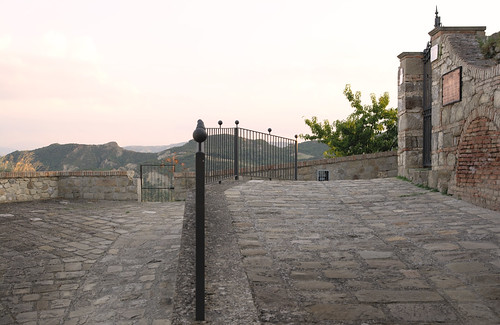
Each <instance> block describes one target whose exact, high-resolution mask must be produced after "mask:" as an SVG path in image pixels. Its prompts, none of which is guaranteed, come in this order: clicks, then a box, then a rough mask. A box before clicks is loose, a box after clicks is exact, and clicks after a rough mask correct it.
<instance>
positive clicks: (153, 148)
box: [123, 142, 186, 153]
mask: <svg viewBox="0 0 500 325" xmlns="http://www.w3.org/2000/svg"><path fill="white" fill-rule="evenodd" d="M184 144H186V142H180V143H174V144H169V145H167V146H125V147H123V149H126V150H131V151H136V152H149V153H158V152H162V151H165V150H167V149H170V148H173V147H180V146H183V145H184Z"/></svg>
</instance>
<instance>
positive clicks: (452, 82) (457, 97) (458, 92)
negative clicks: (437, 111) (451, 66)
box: [442, 67, 462, 106]
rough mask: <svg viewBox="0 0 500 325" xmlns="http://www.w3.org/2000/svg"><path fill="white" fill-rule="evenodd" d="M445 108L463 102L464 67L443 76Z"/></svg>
mask: <svg viewBox="0 0 500 325" xmlns="http://www.w3.org/2000/svg"><path fill="white" fill-rule="evenodd" d="M442 93H443V106H446V105H450V104H453V103H456V102H459V101H461V100H462V67H458V68H456V69H455V70H452V71H450V72H448V73H446V74H444V75H443V89H442Z"/></svg>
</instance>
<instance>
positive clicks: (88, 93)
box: [0, 0, 500, 154]
mask: <svg viewBox="0 0 500 325" xmlns="http://www.w3.org/2000/svg"><path fill="white" fill-rule="evenodd" d="M436 5H437V7H438V10H439V15H440V16H441V22H442V24H443V26H486V27H487V29H486V34H487V35H490V34H492V33H494V32H497V31H500V19H498V13H499V12H500V2H499V1H494V0H488V1H483V0H476V1H474V2H473V5H471V2H470V1H467V2H465V1H457V0H450V1H448V0H434V1H427V0H422V1H417V2H414V1H413V2H407V1H384V0H380V1H372V0H366V1H360V0H351V1H334V0H329V1H326V0H325V1H322V0H265V1H261V0H251V1H240V0H210V1H207V0H204V1H202V0H182V1H179V0H176V1H171V0H161V1H153V0H141V1H130V0H98V1H94V0H84V1H81V0H43V1H40V0H33V1H27V0H15V1H14V0H0V148H2V149H0V150H4V152H3V154H5V153H7V152H10V151H13V150H29V149H35V148H39V147H43V146H47V145H50V144H52V143H60V144H64V143H83V144H103V143H107V142H111V141H116V142H118V144H119V145H120V146H128V145H167V144H172V143H178V142H183V141H188V140H190V139H192V132H193V130H194V128H195V127H196V122H197V120H198V119H202V120H203V121H204V122H205V126H206V127H217V126H218V125H217V121H218V120H222V121H223V122H224V124H223V126H226V127H232V126H234V121H235V120H239V121H240V125H239V126H240V127H243V128H247V129H252V130H257V131H262V132H266V130H267V129H268V128H269V127H270V128H272V129H273V131H272V132H273V134H276V135H280V136H284V137H293V136H294V135H295V134H301V133H308V131H309V129H308V127H307V126H306V125H305V123H304V119H305V118H310V117H312V116H317V117H318V119H320V120H323V119H329V120H330V121H333V120H336V119H344V118H346V117H347V116H348V115H349V114H350V113H351V111H352V108H351V107H350V104H349V102H348V101H347V100H346V98H345V97H344V95H343V90H344V88H345V85H346V84H350V85H351V87H352V89H353V90H354V91H361V93H362V94H363V97H362V98H363V102H364V103H365V104H369V103H370V97H369V95H370V94H371V93H374V94H375V95H376V96H377V97H378V96H380V95H382V94H383V93H384V92H389V95H390V99H391V102H390V105H389V106H390V107H394V108H395V107H397V71H398V66H399V59H398V58H397V56H398V55H399V54H400V53H401V52H413V51H422V50H423V49H424V48H425V46H426V44H427V42H428V41H429V35H428V32H429V31H431V30H432V29H433V28H434V12H435V8H436ZM3 148H8V149H9V150H10V151H7V152H5V150H6V149H3ZM0 154H2V152H1V151H0Z"/></svg>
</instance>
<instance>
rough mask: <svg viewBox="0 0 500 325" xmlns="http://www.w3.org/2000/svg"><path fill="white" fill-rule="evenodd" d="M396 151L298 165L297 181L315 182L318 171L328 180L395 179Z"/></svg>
mask: <svg viewBox="0 0 500 325" xmlns="http://www.w3.org/2000/svg"><path fill="white" fill-rule="evenodd" d="M397 158H398V154H397V152H396V151H387V152H378V153H373V154H365V155H355V156H348V157H337V158H329V159H320V160H309V161H301V162H299V163H298V173H297V179H298V180H299V181H315V180H317V175H318V171H328V172H329V173H328V174H329V180H342V179H372V178H383V177H395V176H397V174H398V169H397V168H398V166H397Z"/></svg>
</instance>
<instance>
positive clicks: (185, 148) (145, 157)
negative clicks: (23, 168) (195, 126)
mask: <svg viewBox="0 0 500 325" xmlns="http://www.w3.org/2000/svg"><path fill="white" fill-rule="evenodd" d="M266 146H272V145H271V144H268V143H266ZM130 147H131V146H129V148H130ZM132 147H137V146H132ZM143 147H146V148H145V149H147V148H151V147H160V146H143ZM167 147H169V148H168V149H165V150H163V151H160V152H138V151H133V150H129V149H126V148H127V147H120V146H119V145H118V144H117V143H116V142H114V141H112V142H108V143H105V144H99V145H89V144H78V143H67V144H59V143H53V144H50V145H48V146H46V147H42V148H38V149H34V150H24V151H14V152H11V153H10V154H8V155H6V156H4V158H6V159H7V160H9V161H13V162H17V161H18V160H19V159H20V157H22V155H23V154H24V153H33V162H40V163H41V164H42V166H41V168H40V169H39V170H48V171H77V170H134V171H135V172H136V173H139V172H140V165H141V164H143V165H144V164H162V163H163V164H170V163H174V164H176V171H192V170H194V154H195V152H196V150H197V147H198V146H197V144H196V142H195V141H194V140H190V141H188V142H185V143H183V144H182V145H180V146H175V144H173V145H170V146H167ZM250 148H252V147H250ZM260 148H262V146H260ZM327 148H328V147H327V146H326V145H324V144H321V143H317V142H313V141H306V142H302V143H299V157H298V159H299V160H310V159H321V158H323V152H324V151H325V150H327ZM252 150H259V149H252ZM228 154H230V153H228ZM226 159H232V158H229V157H228V158H226Z"/></svg>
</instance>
